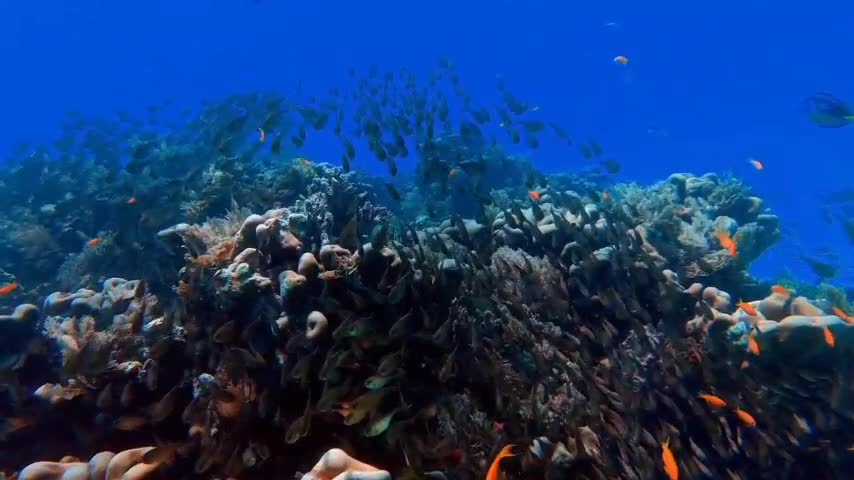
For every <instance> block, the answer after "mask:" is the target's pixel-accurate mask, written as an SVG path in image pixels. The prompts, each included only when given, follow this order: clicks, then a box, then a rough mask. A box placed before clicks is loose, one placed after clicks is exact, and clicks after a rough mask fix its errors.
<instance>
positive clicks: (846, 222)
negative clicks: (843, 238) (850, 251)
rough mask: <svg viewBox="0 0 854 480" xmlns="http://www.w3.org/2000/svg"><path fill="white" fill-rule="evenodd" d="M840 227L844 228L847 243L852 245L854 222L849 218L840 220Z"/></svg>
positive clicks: (853, 242) (853, 243)
mask: <svg viewBox="0 0 854 480" xmlns="http://www.w3.org/2000/svg"><path fill="white" fill-rule="evenodd" d="M842 226H843V228H845V234H846V235H847V236H848V243H850V244H852V245H854V220H852V219H850V218H845V219H842Z"/></svg>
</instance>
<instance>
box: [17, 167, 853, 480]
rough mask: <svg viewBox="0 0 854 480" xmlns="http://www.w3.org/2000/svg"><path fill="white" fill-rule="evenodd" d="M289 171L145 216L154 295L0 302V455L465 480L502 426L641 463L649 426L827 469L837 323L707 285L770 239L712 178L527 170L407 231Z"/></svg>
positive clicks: (556, 472)
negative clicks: (161, 270)
mask: <svg viewBox="0 0 854 480" xmlns="http://www.w3.org/2000/svg"><path fill="white" fill-rule="evenodd" d="M313 168H318V169H319V171H320V173H319V174H318V175H317V176H315V177H314V179H313V180H312V181H311V183H310V186H309V187H308V190H307V195H305V196H304V198H303V199H300V200H298V201H296V202H295V203H294V204H292V205H288V206H283V207H279V208H275V209H271V210H267V211H265V212H257V213H251V214H250V213H249V212H246V211H235V212H232V213H231V214H229V216H227V217H225V218H218V219H217V218H214V219H209V220H208V221H206V222H203V223H183V224H177V225H174V226H172V227H169V228H165V229H162V230H161V231H160V232H159V233H158V234H157V241H158V242H160V243H161V244H162V245H161V247H160V248H164V249H167V250H169V251H171V252H173V253H174V254H175V255H180V256H182V257H183V261H182V264H183V265H182V266H181V267H180V269H179V270H176V272H177V277H176V279H175V281H174V282H173V291H172V292H168V291H167V292H152V291H150V289H148V288H147V284H146V282H144V281H140V280H127V279H122V278H107V279H105V280H104V281H103V282H101V285H100V287H99V288H95V289H87V288H81V289H78V290H76V291H70V292H63V291H59V292H55V293H52V294H50V295H47V296H46V298H44V300H43V301H42V302H41V305H39V306H36V305H32V304H22V305H19V306H17V308H15V309H14V311H13V312H12V313H10V314H9V315H6V316H3V317H0V328H2V331H3V332H4V337H3V340H2V350H0V351H1V352H2V358H0V360H2V363H0V365H1V366H2V370H0V373H2V375H3V378H4V387H5V388H4V390H5V393H4V397H3V402H2V407H3V416H4V420H3V422H4V423H3V429H2V430H0V433H2V437H0V445H2V448H0V465H2V466H3V468H4V469H6V470H9V471H20V473H19V475H18V478H20V479H22V480H31V479H37V478H38V479H60V478H62V479H72V478H108V479H113V478H128V479H141V478H153V477H155V476H158V475H159V476H162V477H164V478H247V479H251V478H291V477H292V476H293V475H294V474H298V475H299V474H303V473H304V474H305V477H304V478H315V479H321V478H332V477H336V475H345V476H344V477H336V478H366V479H379V478H389V477H392V478H427V477H429V478H461V479H464V478H478V477H481V476H482V475H483V473H484V472H485V470H486V469H487V467H488V466H489V463H490V461H491V459H492V457H493V456H494V455H495V453H496V452H497V451H498V449H500V448H501V446H503V445H504V444H515V445H516V446H517V454H516V456H515V458H513V459H512V460H509V459H508V460H507V461H505V462H504V463H503V464H502V465H503V467H502V469H503V470H505V471H506V473H507V475H508V476H509V478H546V479H560V478H588V479H608V478H623V479H646V478H657V477H659V476H661V475H664V466H663V464H662V461H661V458H662V456H661V455H662V454H661V452H662V448H663V445H666V446H667V448H668V449H670V451H671V452H673V454H674V456H675V458H676V462H677V465H678V468H679V471H680V472H681V474H682V476H683V478H744V479H747V478H800V477H799V476H800V475H805V474H806V473H807V472H811V471H812V470H811V466H813V465H817V464H821V465H822V466H823V468H824V469H825V472H826V473H825V474H823V475H825V476H823V477H816V478H833V476H834V475H837V477H836V478H841V477H839V476H838V475H842V471H843V470H842V469H843V468H844V465H845V462H846V455H847V453H846V449H847V448H848V447H849V446H850V444H851V443H852V441H854V433H852V432H854V429H851V428H850V425H849V422H851V420H852V414H854V411H852V405H854V403H852V402H851V400H850V390H851V387H850V385H851V384H852V382H851V378H850V373H849V369H848V368H847V364H848V361H847V359H849V358H850V355H851V349H852V345H854V331H852V328H854V327H852V326H851V324H850V323H849V321H850V320H851V319H850V318H848V317H847V315H845V314H844V309H842V308H836V310H835V314H833V313H831V312H825V310H824V309H822V308H819V306H817V305H816V304H814V303H813V302H811V301H810V300H809V299H806V298H804V297H798V296H796V295H795V293H794V292H792V291H791V290H790V289H788V288H785V287H782V286H776V287H775V288H774V291H773V292H772V293H771V294H770V295H768V296H767V297H765V298H763V299H762V300H758V301H754V302H749V303H748V302H741V303H736V302H735V300H734V298H737V297H734V296H733V295H731V294H730V293H727V292H726V291H724V290H723V289H720V288H718V287H723V288H724V289H725V288H727V286H729V285H734V286H736V288H743V287H739V286H740V285H743V283H742V282H741V280H738V279H743V278H745V277H746V273H745V267H746V266H747V265H748V264H749V262H750V261H751V260H752V259H754V258H756V257H757V256H758V255H759V254H760V253H761V251H762V250H763V249H764V248H767V246H768V245H769V244H770V243H771V242H773V240H774V239H775V238H776V237H777V236H778V235H779V232H778V222H777V220H776V218H775V217H773V216H771V215H769V214H767V213H765V212H764V209H762V208H761V200H759V199H756V198H754V197H750V196H746V194H745V193H744V192H745V191H744V189H741V188H739V187H738V184H737V183H735V181H733V180H721V179H719V178H718V177H716V176H714V175H705V176H702V177H693V176H689V175H678V176H674V177H673V178H671V179H670V180H668V181H666V182H664V183H662V184H659V185H656V186H653V187H648V188H646V189H642V188H640V187H637V186H624V187H620V188H617V189H615V194H614V198H609V199H605V200H603V199H601V198H592V197H591V196H590V195H587V194H585V193H579V192H576V191H572V190H561V189H558V188H557V187H548V188H544V189H541V190H542V194H541V195H539V196H538V197H539V198H538V199H537V200H532V199H527V200H526V201H524V202H523V201H521V200H519V199H518V198H517V199H513V198H512V197H511V196H509V195H508V200H507V201H506V207H504V208H501V207H499V206H497V205H496V206H495V207H493V208H492V209H491V210H490V212H491V213H490V214H489V217H487V218H485V219H475V218H463V217H461V216H459V215H453V216H450V217H448V218H445V219H444V220H436V221H432V222H427V223H426V224H424V223H423V222H422V225H420V226H418V227H415V226H413V225H414V224H413V223H404V222H401V221H400V220H399V219H398V218H397V217H396V216H395V214H393V213H392V212H391V211H390V210H389V209H388V208H385V207H383V206H381V203H380V202H376V203H375V202H374V201H372V200H371V198H374V196H375V190H374V188H373V187H372V186H371V185H370V183H364V182H358V181H355V179H354V177H352V175H348V174H344V173H343V172H341V171H340V170H337V169H335V168H332V167H325V166H323V167H313ZM350 205H356V206H357V207H356V208H349V207H348V206H350ZM721 230H724V231H726V232H728V234H729V235H732V237H733V238H735V239H736V241H737V242H738V245H739V249H738V252H737V256H733V255H731V253H730V252H729V251H728V250H727V249H725V248H721V245H720V244H719V243H717V242H718V238H717V237H716V234H717V232H719V231H721ZM695 280H702V281H703V282H704V284H699V283H693V284H688V282H691V281H695ZM686 284H687V285H688V286H687V287H686V286H685V285H686ZM704 285H706V286H704ZM750 288H753V289H756V288H759V287H756V286H752V287H750ZM766 288H767V287H766ZM766 294H767V292H766ZM827 307H830V306H829V305H828V306H827ZM712 397H713V398H714V399H716V400H714V401H713V400H709V399H710V398H712ZM330 449H331V450H330ZM107 450H109V451H107ZM114 452H115V453H114ZM345 452H346V453H345ZM68 455H73V457H67V456H68ZM85 458H90V459H89V460H88V461H83V460H80V459H85ZM318 458H320V459H321V460H320V461H319V462H317V459H318ZM357 459H358V460H357ZM50 460H55V461H50ZM315 462H317V463H315ZM346 475H351V476H350V477H346ZM353 475H355V476H353ZM792 475H794V476H792Z"/></svg>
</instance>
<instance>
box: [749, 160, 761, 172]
mask: <svg viewBox="0 0 854 480" xmlns="http://www.w3.org/2000/svg"><path fill="white" fill-rule="evenodd" d="M747 162H748V163H749V164H751V165H753V168H755V169H757V170H765V165H762V162H760V161H759V160H757V159H755V158H749V159H747Z"/></svg>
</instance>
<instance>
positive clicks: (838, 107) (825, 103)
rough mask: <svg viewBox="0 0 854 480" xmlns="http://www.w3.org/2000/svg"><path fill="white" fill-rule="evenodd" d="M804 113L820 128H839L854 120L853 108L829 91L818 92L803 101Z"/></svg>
mask: <svg viewBox="0 0 854 480" xmlns="http://www.w3.org/2000/svg"><path fill="white" fill-rule="evenodd" d="M802 108H803V110H804V113H806V115H807V116H808V117H809V119H810V120H812V122H813V123H815V124H816V125H818V126H819V127H822V128H840V127H844V126H846V125H848V124H849V123H852V122H854V110H852V109H851V107H849V106H848V105H846V104H845V102H843V101H842V100H840V99H838V98H836V97H834V96H833V95H830V94H829V93H818V94H816V95H813V96H811V97H809V98H807V99H806V100H804V101H803V104H802Z"/></svg>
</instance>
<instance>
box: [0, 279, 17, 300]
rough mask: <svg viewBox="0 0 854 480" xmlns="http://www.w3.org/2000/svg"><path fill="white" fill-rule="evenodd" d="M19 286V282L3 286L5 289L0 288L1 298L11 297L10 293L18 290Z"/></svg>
mask: <svg viewBox="0 0 854 480" xmlns="http://www.w3.org/2000/svg"><path fill="white" fill-rule="evenodd" d="M19 286H20V285H18V282H12V283H10V284H8V285H5V286H3V288H0V297H5V296H6V295H9V294H10V293H12V292H14V291H15V290H17V289H18V287H19Z"/></svg>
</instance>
